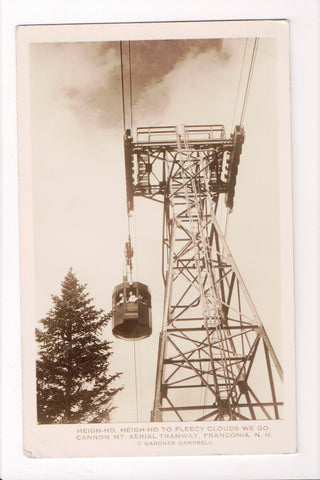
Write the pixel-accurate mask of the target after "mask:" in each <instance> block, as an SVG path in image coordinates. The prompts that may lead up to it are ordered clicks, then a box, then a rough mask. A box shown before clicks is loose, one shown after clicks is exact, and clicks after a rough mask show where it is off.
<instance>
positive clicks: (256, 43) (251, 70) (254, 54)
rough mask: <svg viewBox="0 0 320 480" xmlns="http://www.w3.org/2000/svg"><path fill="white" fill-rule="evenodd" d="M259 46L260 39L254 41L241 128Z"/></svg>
mask: <svg viewBox="0 0 320 480" xmlns="http://www.w3.org/2000/svg"><path fill="white" fill-rule="evenodd" d="M258 44H259V38H255V39H254V45H253V50H252V55H251V62H250V69H249V73H248V79H247V85H246V91H245V95H244V100H243V106H242V111H241V117H240V126H241V127H243V120H244V115H245V112H246V108H247V103H248V97H249V91H250V86H251V80H252V74H253V70H254V64H255V59H256V55H257V49H258Z"/></svg>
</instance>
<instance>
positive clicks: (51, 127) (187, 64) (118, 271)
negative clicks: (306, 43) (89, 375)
mask: <svg viewBox="0 0 320 480" xmlns="http://www.w3.org/2000/svg"><path fill="white" fill-rule="evenodd" d="M245 44H246V40H245V39H208V40H206V39H201V40H162V41H156V40H153V41H133V42H131V58H132V72H131V74H132V103H133V111H132V118H133V127H134V128H135V127H138V126H158V125H177V124H181V123H184V124H215V123H217V124H224V125H225V128H226V132H227V135H229V134H230V132H231V130H232V129H233V126H234V123H235V122H239V119H240V113H241V107H242V101H243V94H244V90H245V82H246V79H247V74H248V69H249V64H250V60H251V52H252V47H253V39H249V40H248V42H247V50H246V57H245V61H244V68H243V77H242V82H241V84H240V89H239V100H238V104H237V108H236V115H235V122H233V116H234V109H235V105H236V97H237V90H238V84H239V78H240V71H241V65H242V59H243V54H244V50H245ZM125 60H126V56H125ZM276 73H277V72H276V41H275V40H274V39H272V38H268V39H267V38H262V39H260V42H259V48H258V53H257V58H256V64H255V70H254V75H253V79H252V84H251V90H250V96H249V100H248V106H247V111H246V116H245V121H244V128H245V133H246V139H245V143H244V148H243V154H242V157H241V162H240V167H239V174H238V179H237V187H236V197H235V207H234V210H233V213H232V215H231V217H230V221H229V233H228V241H229V244H230V246H231V249H232V252H233V255H234V257H235V260H236V262H237V264H238V266H239V268H240V271H241V273H242V275H243V277H244V280H245V282H246V284H247V286H248V288H249V291H250V293H251V295H252V297H253V300H254V302H255V304H256V306H257V308H258V311H259V313H260V315H261V318H262V321H263V323H264V325H265V328H266V330H267V332H268V334H269V336H270V338H271V341H272V343H273V345H274V347H275V350H276V352H277V353H278V354H279V355H280V353H281V338H280V270H279V261H280V260H279V259H280V244H279V191H278V161H279V155H278V144H277V129H278V126H277V103H276V94H277V90H276V86H277V85H276ZM30 86H31V128H32V181H33V185H32V188H33V223H34V255H35V258H34V265H35V292H36V294H35V301H36V317H37V318H36V321H38V320H39V319H41V318H42V317H43V316H45V315H46V313H47V311H48V310H49V308H50V306H51V298H50V297H51V294H59V292H60V282H61V281H62V279H63V278H64V276H65V274H66V273H67V271H68V269H69V268H70V267H72V268H73V270H74V272H75V273H76V275H77V276H78V278H79V280H80V282H82V283H87V284H88V291H89V292H90V295H91V296H92V297H93V298H94V302H95V304H96V306H97V307H100V308H103V309H105V311H107V312H108V311H110V310H111V294H112V289H113V287H114V286H115V285H116V284H118V283H120V282H121V279H122V273H123V249H124V244H125V241H126V239H127V221H126V198H125V171H124V158H123V133H124V132H123V115H122V92H121V68H120V44H119V42H82V43H81V42H78V43H74V42H70V43H34V44H31V46H30ZM161 213H162V211H161V208H160V207H158V206H157V205H156V204H154V203H153V202H150V201H148V200H144V199H138V200H135V224H134V243H135V244H134V248H135V253H136V255H135V278H136V279H137V280H139V281H142V282H144V283H146V284H148V285H149V287H150V289H151V292H152V297H153V326H154V331H153V335H152V336H151V337H150V338H149V339H145V340H143V341H141V342H135V345H134V342H124V341H120V340H116V339H113V338H112V334H111V329H110V327H109V328H108V330H107V332H106V335H107V337H108V338H109V339H110V340H113V341H114V356H113V361H112V369H113V370H114V371H122V372H123V376H122V383H123V384H124V385H125V389H124V391H123V393H121V395H119V396H118V398H117V401H116V404H117V406H118V409H117V410H116V411H115V413H114V417H113V421H117V422H121V421H137V420H138V421H149V416H150V410H151V409H152V402H153V393H154V382H155V368H156V358H157V345H158V333H159V328H160V323H161V313H162V298H163V285H162V280H161V225H162V220H161ZM134 347H135V350H136V351H135V355H136V359H137V370H136V372H137V382H135V369H134ZM136 389H137V392H138V398H139V401H138V405H136V403H135V398H136Z"/></svg>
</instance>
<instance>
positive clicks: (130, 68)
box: [129, 40, 133, 134]
mask: <svg viewBox="0 0 320 480" xmlns="http://www.w3.org/2000/svg"><path fill="white" fill-rule="evenodd" d="M129 84H130V129H131V134H132V117H133V112H132V66H131V42H130V40H129Z"/></svg>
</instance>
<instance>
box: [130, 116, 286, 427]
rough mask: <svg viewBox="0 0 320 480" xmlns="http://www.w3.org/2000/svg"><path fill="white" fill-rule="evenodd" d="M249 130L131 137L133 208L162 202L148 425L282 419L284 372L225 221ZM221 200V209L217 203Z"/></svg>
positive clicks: (205, 128) (155, 131)
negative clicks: (161, 292)
mask: <svg viewBox="0 0 320 480" xmlns="http://www.w3.org/2000/svg"><path fill="white" fill-rule="evenodd" d="M243 142H244V132H243V129H242V128H240V127H236V128H235V131H234V133H233V134H232V135H231V136H230V138H227V137H226V135H225V131H224V127H223V126H222V125H197V126H183V127H180V129H179V128H176V127H159V128H154V127H150V128H149V127H148V128H138V129H137V138H136V141H133V138H132V137H131V132H130V131H129V130H127V132H126V134H125V141H124V144H125V158H126V180H127V198H128V210H132V209H133V197H134V196H142V197H146V198H148V199H152V200H155V201H158V202H159V201H160V202H163V209H164V210H163V211H164V214H163V278H164V282H165V298H164V312H163V323H162V331H161V334H160V340H159V350H158V363H157V375H156V387H155V398H154V406H153V411H152V413H151V421H200V420H251V419H252V420H255V419H279V418H281V412H280V409H281V406H282V402H281V401H279V399H278V396H279V395H280V390H281V382H282V369H281V366H280V363H279V361H278V359H277V356H276V354H275V352H274V350H273V347H272V345H271V343H270V340H269V338H268V336H267V334H266V331H265V329H264V327H263V325H262V322H261V320H260V317H259V315H258V313H257V311H256V308H255V306H254V303H253V301H252V300H251V297H250V295H249V293H248V290H247V288H246V286H245V284H244V282H243V279H242V278H241V275H240V273H239V270H238V268H237V266H236V263H235V261H234V259H233V257H232V254H231V252H230V249H229V247H228V245H227V242H226V239H225V235H224V233H223V231H222V225H220V224H219V222H218V215H217V211H218V205H219V207H220V206H221V200H220V199H221V198H223V197H224V198H225V206H224V209H225V211H226V212H227V211H230V210H232V207H233V199H234V192H235V182H236V176H237V172H238V164H239V160H240V154H241V150H242V144H243ZM219 201H220V203H219Z"/></svg>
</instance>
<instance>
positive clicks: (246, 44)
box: [231, 38, 248, 130]
mask: <svg viewBox="0 0 320 480" xmlns="http://www.w3.org/2000/svg"><path fill="white" fill-rule="evenodd" d="M247 46H248V39H247V38H246V42H245V45H244V51H243V57H242V63H241V70H240V77H239V82H238V89H237V95H236V101H235V104H234V109H233V116H232V122H231V130H233V128H234V118H235V115H236V109H237V106H238V100H239V92H240V85H241V80H242V74H243V67H244V61H245V58H246V52H247Z"/></svg>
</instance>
